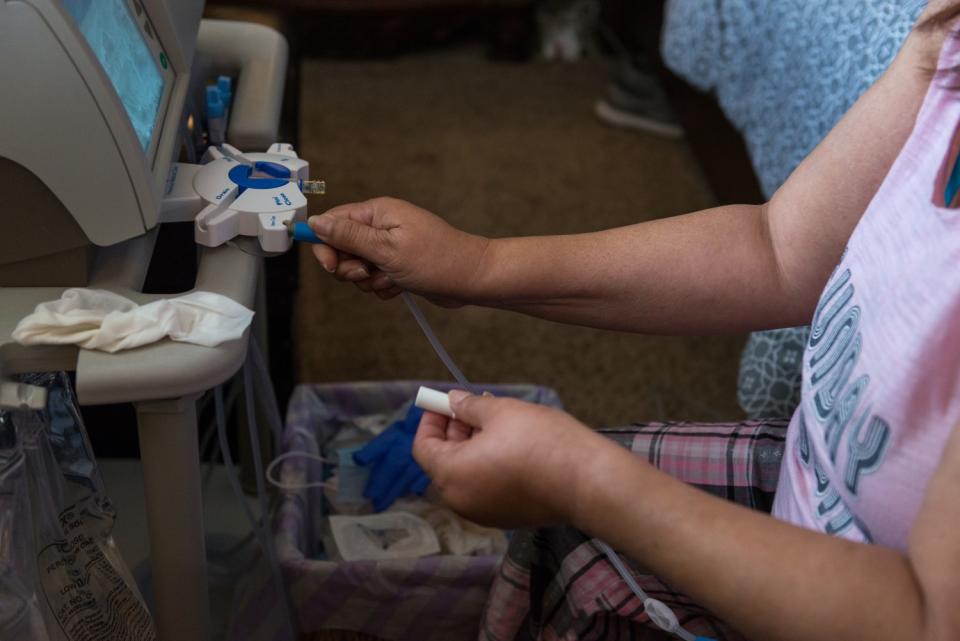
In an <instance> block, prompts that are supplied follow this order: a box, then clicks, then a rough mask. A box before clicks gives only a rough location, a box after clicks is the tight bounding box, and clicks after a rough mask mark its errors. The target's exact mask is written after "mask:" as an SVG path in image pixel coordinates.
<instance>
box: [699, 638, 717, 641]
mask: <svg viewBox="0 0 960 641" xmlns="http://www.w3.org/2000/svg"><path fill="white" fill-rule="evenodd" d="M694 641H717V640H716V639H711V638H710V637H697V638H696V639H694Z"/></svg>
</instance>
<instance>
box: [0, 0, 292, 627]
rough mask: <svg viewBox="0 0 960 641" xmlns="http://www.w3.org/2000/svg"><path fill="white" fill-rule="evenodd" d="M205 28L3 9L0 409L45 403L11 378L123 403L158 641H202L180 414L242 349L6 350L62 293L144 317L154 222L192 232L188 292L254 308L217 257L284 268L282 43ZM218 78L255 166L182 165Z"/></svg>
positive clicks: (38, 2)
mask: <svg viewBox="0 0 960 641" xmlns="http://www.w3.org/2000/svg"><path fill="white" fill-rule="evenodd" d="M202 12H203V0H0V86H2V87H3V89H2V92H0V189H2V190H3V192H4V194H5V195H6V198H4V201H3V204H2V205H0V220H2V222H3V232H2V233H0V388H2V390H0V391H2V394H0V403H3V404H6V405H8V406H9V405H11V404H12V405H38V404H40V403H42V402H43V395H42V392H40V391H38V390H32V389H29V388H26V387H24V386H22V385H21V386H18V385H15V384H13V383H10V382H9V381H10V377H11V376H12V375H14V374H18V373H22V372H36V371H53V370H71V371H76V387H77V395H78V398H79V400H80V402H81V403H82V404H101V403H120V402H131V403H133V404H134V406H135V408H136V410H137V416H138V429H139V438H140V446H141V452H142V459H143V472H144V482H145V491H146V496H145V502H146V509H147V518H148V527H149V532H150V556H151V564H152V567H153V577H154V586H155V596H156V612H155V620H156V623H157V629H158V632H159V635H160V639H162V640H163V641H201V640H203V641H206V640H207V639H208V638H209V630H210V628H209V606H208V595H207V579H206V565H205V553H204V539H203V524H202V508H201V498H200V484H201V480H200V474H199V459H198V451H197V426H196V410H195V401H196V399H197V397H198V395H199V394H201V393H203V392H204V391H206V390H208V389H210V388H211V387H213V386H216V385H219V384H220V383H222V382H224V381H225V380H227V379H228V378H229V377H231V376H232V375H233V374H234V373H235V372H236V371H237V369H238V368H239V367H240V366H241V365H242V363H243V361H244V359H245V357H246V354H247V344H246V343H247V338H245V339H244V340H242V341H234V342H232V343H227V344H224V345H221V346H219V347H216V348H209V347H201V346H195V345H187V344H183V343H173V342H171V341H161V342H159V343H155V344H153V345H149V346H145V347H141V348H137V349H134V350H129V351H126V352H119V353H116V354H106V353H102V352H94V351H88V350H83V349H77V348H75V347H61V346H50V347H31V348H25V347H22V346H20V345H17V344H16V343H13V342H12V340H11V339H10V333H11V331H12V330H13V328H14V326H15V325H16V323H17V322H18V321H19V319H20V318H22V317H24V316H26V315H27V314H29V313H30V312H31V311H32V310H33V308H34V307H35V306H36V305H37V304H38V303H40V302H43V301H49V300H54V299H56V298H58V297H59V296H60V294H61V293H62V292H63V290H64V289H66V288H68V287H73V286H85V287H95V288H99V289H107V290H111V291H114V292H117V293H120V294H122V295H123V296H126V297H127V298H130V299H132V300H135V301H137V302H140V303H145V302H148V301H149V300H151V299H152V298H154V297H153V296H151V295H150V294H145V293H143V291H142V290H143V284H144V279H145V277H146V273H147V268H148V266H149V264H150V260H151V256H152V254H153V249H154V244H155V241H156V238H157V228H158V225H160V224H161V223H163V222H168V221H184V220H194V219H195V220H196V223H195V225H196V240H197V243H198V244H199V256H198V261H197V277H196V283H195V288H196V289H198V290H206V291H213V292H217V293H220V294H223V295H226V296H229V297H230V298H232V299H234V300H236V301H237V302H239V303H241V304H243V305H246V306H247V307H250V308H253V307H254V306H255V299H256V289H257V283H258V278H259V271H260V268H261V261H260V259H259V258H257V257H255V256H252V255H250V254H248V253H244V252H241V251H239V250H238V249H236V247H234V246H228V245H226V244H224V243H225V241H228V240H229V239H230V238H232V237H233V236H236V235H247V236H254V237H256V238H257V239H259V241H260V244H261V246H262V247H263V249H264V250H267V251H278V250H280V251H282V250H285V249H287V248H288V247H289V246H290V239H289V237H288V234H287V233H286V227H284V223H285V222H292V221H295V220H300V219H303V218H304V217H305V215H306V201H305V199H304V197H303V194H302V193H301V187H302V186H303V183H302V181H303V180H305V179H307V178H308V176H307V173H308V170H309V167H308V165H307V163H306V162H304V161H303V160H301V159H299V158H297V155H296V153H295V152H294V150H293V149H292V148H291V147H290V146H289V145H283V144H279V143H275V138H276V134H277V129H278V123H279V117H280V106H281V100H282V94H283V84H284V78H285V74H286V65H287V45H286V41H285V40H284V39H283V37H282V36H281V35H280V34H278V33H277V32H276V31H274V30H272V29H269V28H267V27H263V26H258V25H252V24H245V23H238V22H229V21H208V20H201V15H202ZM218 74H226V75H229V76H231V77H233V78H235V79H236V87H235V91H234V92H233V97H232V105H233V108H232V113H231V116H230V120H229V125H228V129H227V135H226V139H227V141H229V142H230V143H232V144H233V145H235V146H236V147H239V148H241V149H246V150H250V151H256V152H259V153H249V154H244V153H241V152H239V151H238V150H237V149H236V148H235V147H230V146H228V145H224V147H223V148H222V151H217V150H213V151H211V152H210V154H209V155H208V156H209V160H210V162H209V163H207V164H204V165H194V164H184V163H179V162H177V160H178V157H179V155H180V153H181V149H182V148H183V144H184V141H187V140H189V138H190V136H191V133H192V131H193V129H194V128H195V127H196V126H197V124H198V123H197V122H196V121H195V118H196V117H197V112H196V110H195V109H193V108H192V107H191V105H197V104H202V98H203V91H204V83H205V82H206V81H207V80H209V79H210V78H211V77H214V78H215V77H216V76H217V75H218Z"/></svg>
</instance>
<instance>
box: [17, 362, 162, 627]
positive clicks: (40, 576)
mask: <svg viewBox="0 0 960 641" xmlns="http://www.w3.org/2000/svg"><path fill="white" fill-rule="evenodd" d="M23 382H25V383H29V384H32V385H41V386H43V387H46V388H48V390H49V400H48V403H47V409H46V411H42V412H38V411H32V410H9V411H0V639H3V641H27V640H29V641H99V640H101V639H110V640H111V641H154V639H156V632H155V629H154V626H153V622H152V620H151V618H150V613H149V611H148V610H147V607H146V605H145V604H144V601H143V598H142V597H141V595H140V593H139V591H138V590H137V587H136V583H135V582H134V580H133V578H132V577H131V576H130V573H129V571H128V570H127V566H126V564H125V563H124V562H123V559H122V558H121V557H120V553H119V550H118V549H117V547H116V544H115V543H114V541H113V538H112V536H111V532H112V530H113V524H114V520H115V518H116V513H115V511H114V509H113V506H112V504H111V503H110V500H109V499H108V498H107V495H106V493H105V492H104V487H103V480H102V478H101V476H100V472H99V470H98V469H97V464H96V461H95V459H94V457H93V451H92V449H91V448H90V442H89V440H88V439H87V434H86V430H85V429H84V427H83V422H82V420H81V418H80V413H79V411H78V409H77V405H76V401H75V400H74V397H73V393H72V391H71V387H70V380H69V378H68V377H67V375H66V374H64V373H59V374H36V375H29V376H27V377H24V379H23Z"/></svg>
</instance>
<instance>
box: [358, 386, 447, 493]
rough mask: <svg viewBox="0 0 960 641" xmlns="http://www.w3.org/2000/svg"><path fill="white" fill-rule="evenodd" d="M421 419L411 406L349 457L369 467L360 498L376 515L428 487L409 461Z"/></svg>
mask: <svg viewBox="0 0 960 641" xmlns="http://www.w3.org/2000/svg"><path fill="white" fill-rule="evenodd" d="M421 416H423V410H421V409H420V408H418V407H414V406H413V405H411V406H410V410H409V411H408V412H407V415H406V416H405V417H403V420H400V421H397V422H396V423H393V424H392V425H390V426H389V427H388V428H387V429H385V430H384V431H383V432H382V433H381V434H380V435H379V436H377V437H376V438H375V439H373V440H372V441H370V442H369V443H367V445H366V446H364V448H363V449H361V450H360V451H359V452H355V453H354V455H353V461H354V462H355V463H356V464H357V465H364V466H367V465H369V466H372V469H371V471H370V480H369V481H367V487H366V489H365V490H364V491H363V496H364V497H366V498H368V499H370V501H371V502H372V503H373V509H374V510H376V511H377V512H383V511H384V510H385V509H387V508H388V507H390V506H391V505H393V502H394V501H396V500H397V499H398V498H400V497H401V496H404V495H405V494H408V493H410V492H413V493H415V494H423V493H424V492H425V491H426V489H427V486H428V485H430V479H429V477H427V475H426V474H425V473H424V472H423V470H422V469H421V468H420V466H419V465H418V464H417V462H416V461H415V460H413V437H414V435H415V434H416V433H417V426H418V425H419V424H420V417H421Z"/></svg>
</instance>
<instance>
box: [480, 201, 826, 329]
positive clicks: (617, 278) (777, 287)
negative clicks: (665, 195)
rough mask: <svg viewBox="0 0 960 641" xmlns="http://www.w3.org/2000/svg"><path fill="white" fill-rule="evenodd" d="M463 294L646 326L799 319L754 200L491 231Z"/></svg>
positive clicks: (603, 323) (802, 311)
mask: <svg viewBox="0 0 960 641" xmlns="http://www.w3.org/2000/svg"><path fill="white" fill-rule="evenodd" d="M468 291H469V298H470V300H471V302H474V303H477V304H484V305H488V306H494V307H501V308H505V309H511V310H515V311H520V312H524V313H527V314H531V315H534V316H540V317H543V318H548V319H551V320H556V321H562V322H568V323H576V324H581V325H589V326H593V327H603V328H607V329H619V330H629V331H638V332H646V333H670V334H681V333H710V332H739V331H746V330H752V329H759V328H765V327H781V326H788V325H801V324H804V323H806V322H807V321H808V320H809V315H810V313H811V310H810V309H809V308H808V305H807V304H805V303H803V304H798V301H797V299H796V298H795V297H792V296H788V295H786V293H785V291H784V289H783V288H782V286H781V278H780V274H779V270H778V266H777V261H776V258H775V255H774V252H773V248H772V246H771V244H770V241H769V234H768V233H767V224H766V210H765V208H764V207H762V206H754V205H734V206H727V207H718V208H715V209H710V210H706V211H702V212H697V213H694V214H688V215H685V216H676V217H673V218H667V219H662V220H656V221H651V222H646V223H641V224H637V225H631V226H628V227H621V228H617V229H611V230H607V231H601V232H596V233H590V234H577V235H570V236H549V237H531V238H508V239H497V240H494V241H492V242H491V243H490V245H489V248H488V250H487V252H486V255H485V256H484V260H483V261H482V262H481V267H480V268H479V269H478V274H477V277H476V278H475V279H474V282H473V283H472V284H471V285H470V287H469V290H468Z"/></svg>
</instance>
